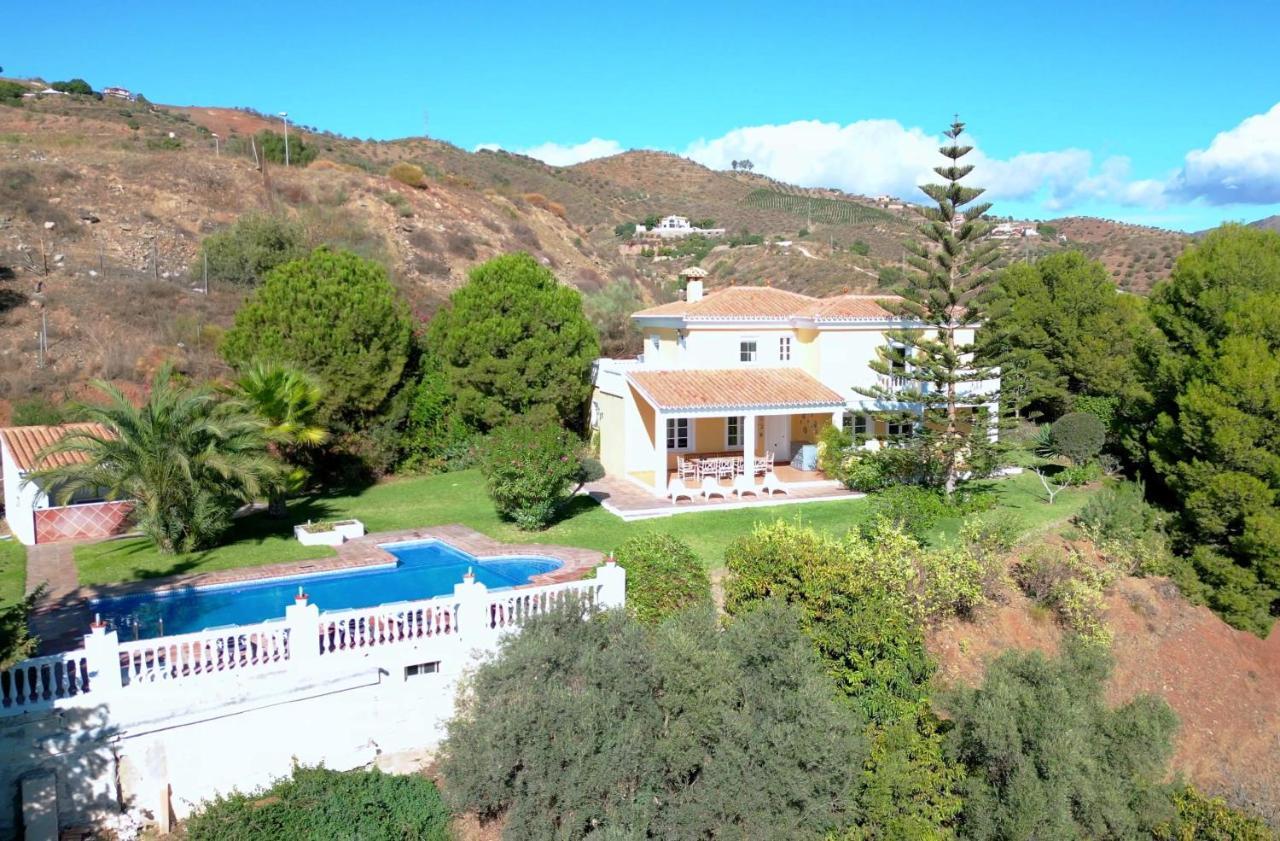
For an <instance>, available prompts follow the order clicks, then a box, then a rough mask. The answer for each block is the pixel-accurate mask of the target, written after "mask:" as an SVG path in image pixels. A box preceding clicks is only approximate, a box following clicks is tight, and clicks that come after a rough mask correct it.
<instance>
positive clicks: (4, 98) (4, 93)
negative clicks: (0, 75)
mask: <svg viewBox="0 0 1280 841" xmlns="http://www.w3.org/2000/svg"><path fill="white" fill-rule="evenodd" d="M28 90H30V89H29V88H28V87H27V86H26V85H21V84H18V83H17V82H10V81H8V80H7V79H0V102H21V101H22V95H23V94H24V93H26V92H27V91H28Z"/></svg>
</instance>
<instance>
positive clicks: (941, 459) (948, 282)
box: [859, 117, 999, 495]
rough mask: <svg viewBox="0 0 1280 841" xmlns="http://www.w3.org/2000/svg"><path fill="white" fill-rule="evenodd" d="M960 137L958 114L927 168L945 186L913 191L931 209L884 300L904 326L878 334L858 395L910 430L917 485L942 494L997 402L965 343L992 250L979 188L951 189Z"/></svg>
mask: <svg viewBox="0 0 1280 841" xmlns="http://www.w3.org/2000/svg"><path fill="white" fill-rule="evenodd" d="M963 132H964V123H962V122H960V120H959V118H958V117H957V118H956V121H955V122H953V123H952V124H951V127H950V128H949V129H948V130H947V131H946V132H945V135H946V137H947V140H948V143H947V144H946V145H944V146H942V147H941V148H940V149H939V150H938V151H939V152H941V153H942V155H943V157H945V158H946V159H947V163H946V164H945V165H943V166H939V167H935V168H934V172H936V173H937V174H938V175H939V176H940V177H941V178H943V179H945V180H946V183H945V184H926V185H924V186H923V187H921V188H920V189H921V190H923V191H924V193H925V194H926V195H928V196H929V198H931V199H933V201H934V202H936V203H937V206H936V207H926V208H922V209H921V211H920V212H921V215H922V216H924V222H923V224H921V226H920V229H919V230H920V234H921V236H922V237H923V241H921V242H918V243H914V242H913V243H909V244H908V246H907V248H908V252H909V254H910V256H909V257H908V260H907V262H908V264H909V265H910V266H911V268H912V271H910V272H908V273H907V279H906V282H905V284H904V286H903V287H902V288H901V289H900V290H899V294H900V295H901V299H900V300H897V301H889V302H886V304H885V305H886V307H887V308H888V309H889V310H890V311H891V312H893V313H894V314H895V315H896V316H898V317H899V318H902V319H904V320H906V321H909V322H912V323H913V327H911V328H898V329H894V330H888V331H886V338H887V339H888V344H887V345H885V346H884V347H882V348H880V349H878V351H877V354H876V356H877V358H876V360H875V361H873V362H872V363H871V367H872V369H873V370H875V371H876V373H878V374H880V375H881V382H880V384H879V385H877V386H874V387H872V388H867V389H859V391H860V392H861V393H862V394H864V395H865V396H867V397H871V398H873V399H875V400H876V401H877V403H878V404H880V405H881V406H883V407H884V411H883V412H881V413H880V414H881V415H882V416H883V418H884V419H885V420H888V421H890V422H897V423H901V424H911V426H912V427H914V432H913V434H911V435H910V436H905V435H904V436H903V439H904V440H902V441H901V442H900V443H902V444H903V445H904V446H910V447H912V448H913V449H914V450H915V452H917V453H918V454H919V457H920V463H921V468H922V471H921V472H922V475H923V476H924V477H925V479H926V481H928V482H929V483H931V484H936V485H939V486H941V487H942V488H943V490H944V491H945V492H946V493H947V495H950V494H951V493H952V492H953V491H954V490H955V488H956V485H957V483H958V482H959V481H960V477H961V476H962V474H964V473H965V472H966V471H967V470H969V469H971V468H973V467H975V466H976V465H977V462H978V461H979V455H980V454H981V453H983V452H985V451H986V450H987V446H986V445H987V431H988V426H987V420H986V419H985V418H983V417H982V416H981V413H980V412H978V410H979V409H980V408H981V407H983V406H986V405H988V404H993V403H996V402H998V400H999V395H998V394H997V393H996V391H995V390H992V389H989V388H985V387H983V386H981V385H979V384H980V383H982V382H983V381H985V380H991V379H993V378H994V376H995V372H994V370H993V369H992V368H991V367H990V366H989V365H987V364H985V363H984V362H983V360H982V359H981V358H980V356H979V355H978V354H977V353H976V350H977V348H976V347H975V345H974V343H973V341H972V340H971V339H970V338H969V337H971V336H972V333H971V332H969V331H971V330H972V329H973V328H974V327H976V326H977V325H978V324H979V323H980V322H981V321H982V319H983V318H984V316H985V311H984V304H983V298H984V296H983V292H985V291H986V289H987V286H988V285H989V283H990V281H991V278H992V273H991V265H992V263H994V262H995V260H996V258H997V257H998V256H999V252H998V251H997V250H996V243H995V242H993V241H991V240H990V239H988V238H987V236H986V235H987V233H988V231H989V230H990V227H991V226H990V223H989V222H988V221H987V219H986V213H987V211H988V210H990V208H991V204H990V203H989V202H981V203H978V204H974V203H973V202H974V200H975V199H977V198H978V197H979V196H981V195H982V193H983V190H982V189H981V188H978V187H965V186H962V185H961V183H960V181H961V180H962V179H963V178H964V177H965V176H967V175H968V174H969V173H970V172H972V171H973V165H972V164H962V163H960V160H961V158H963V157H964V156H965V155H967V154H969V152H970V151H972V149H973V147H972V146H963V145H961V144H960V141H959V138H960V135H961V134H962V133H963ZM962 331H964V336H965V338H966V340H965V341H961V340H960V336H961V333H962Z"/></svg>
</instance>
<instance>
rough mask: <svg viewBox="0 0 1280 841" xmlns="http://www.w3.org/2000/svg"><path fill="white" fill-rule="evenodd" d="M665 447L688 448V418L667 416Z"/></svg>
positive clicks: (669, 448)
mask: <svg viewBox="0 0 1280 841" xmlns="http://www.w3.org/2000/svg"><path fill="white" fill-rule="evenodd" d="M667 449H668V450H687V449H689V419H688V418H667Z"/></svg>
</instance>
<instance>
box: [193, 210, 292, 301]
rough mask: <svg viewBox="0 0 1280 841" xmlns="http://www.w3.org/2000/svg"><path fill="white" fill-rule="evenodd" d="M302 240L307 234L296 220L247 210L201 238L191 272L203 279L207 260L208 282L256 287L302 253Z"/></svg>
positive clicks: (195, 277)
mask: <svg viewBox="0 0 1280 841" xmlns="http://www.w3.org/2000/svg"><path fill="white" fill-rule="evenodd" d="M305 242H306V234H305V232H304V231H303V230H302V226H301V225H299V224H297V223H296V222H292V221H290V220H289V219H286V218H285V217H283V216H278V215H273V214H268V213H250V214H247V215H245V216H241V217H240V218H239V219H237V220H236V221H235V222H234V223H232V224H231V225H230V226H229V227H227V228H224V229H222V230H221V231H218V232H217V233H213V234H210V235H209V236H207V237H205V238H204V241H203V242H201V243H200V255H199V256H198V257H197V259H196V260H195V262H194V263H193V264H192V268H191V275H192V278H193V279H199V278H202V277H203V274H204V267H205V260H208V265H209V281H210V282H211V283H213V282H223V283H235V284H238V285H241V286H256V285H257V284H259V283H261V282H262V280H263V278H265V277H266V276H267V273H268V272H270V271H271V270H272V269H274V268H275V267H276V266H280V265H283V264H285V263H287V262H289V261H290V260H297V259H299V258H300V257H303V256H305V255H306V253H307V252H306V246H305Z"/></svg>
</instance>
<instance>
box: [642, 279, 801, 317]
mask: <svg viewBox="0 0 1280 841" xmlns="http://www.w3.org/2000/svg"><path fill="white" fill-rule="evenodd" d="M817 300H818V299H817V298H810V297H809V296H808V295H801V294H800V293H799V292H788V291H786V290H785V289H774V288H772V287H769V286H730V287H728V288H726V289H720V290H717V291H715V292H709V293H707V294H706V295H705V296H704V297H703V298H702V300H701V301H693V302H692V303H690V302H688V301H675V302H674V303H670V304H662V305H661V306H657V307H650V308H649V309H647V310H641V311H640V312H638V313H636V314H635V315H634V316H633V318H644V317H647V316H664V315H666V316H670V315H683V316H684V317H685V318H690V319H701V318H711V319H719V318H759V319H775V318H789V317H790V316H792V315H794V314H795V313H796V311H798V310H800V309H802V308H804V307H805V306H808V305H812V304H813V303H814V302H816V301H817Z"/></svg>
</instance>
